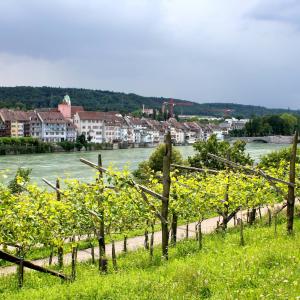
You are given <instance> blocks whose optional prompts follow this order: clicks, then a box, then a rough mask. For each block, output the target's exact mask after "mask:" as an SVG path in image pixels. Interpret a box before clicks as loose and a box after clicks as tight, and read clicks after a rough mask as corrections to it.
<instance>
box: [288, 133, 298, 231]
mask: <svg viewBox="0 0 300 300" xmlns="http://www.w3.org/2000/svg"><path fill="white" fill-rule="evenodd" d="M297 143H298V129H297V130H296V132H295V135H294V141H293V147H292V151H291V160H290V174H289V181H290V183H292V185H289V186H288V198H287V210H286V218H287V233H288V234H292V233H293V223H294V210H295V177H296V157H297Z"/></svg>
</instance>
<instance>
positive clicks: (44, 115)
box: [38, 111, 66, 123]
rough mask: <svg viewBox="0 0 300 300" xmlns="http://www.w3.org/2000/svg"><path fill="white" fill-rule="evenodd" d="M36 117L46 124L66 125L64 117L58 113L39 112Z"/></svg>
mask: <svg viewBox="0 0 300 300" xmlns="http://www.w3.org/2000/svg"><path fill="white" fill-rule="evenodd" d="M38 115H39V117H40V118H41V119H42V121H44V122H46V123H66V120H65V118H64V116H63V115H62V114H61V113H60V112H52V111H48V112H46V111H41V112H39V113H38Z"/></svg>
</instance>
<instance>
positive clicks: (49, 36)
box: [0, 0, 300, 109]
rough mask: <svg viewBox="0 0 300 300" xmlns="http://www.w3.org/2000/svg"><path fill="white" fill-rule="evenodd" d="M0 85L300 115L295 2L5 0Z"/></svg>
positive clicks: (298, 8) (299, 8)
mask: <svg viewBox="0 0 300 300" xmlns="http://www.w3.org/2000/svg"><path fill="white" fill-rule="evenodd" d="M0 85H1V86H15V85H33V86H42V85H47V86H61V87H79V88H80V87H83V88H95V89H103V90H113V91H123V92H133V93H137V94H140V95H145V96H164V97H174V98H182V99H186V100H193V101H197V102H235V103H242V104H258V105H264V106H268V107H284V108H287V107H290V108H297V109H300V1H299V0H247V1H243V0H106V1H105V0H1V1H0Z"/></svg>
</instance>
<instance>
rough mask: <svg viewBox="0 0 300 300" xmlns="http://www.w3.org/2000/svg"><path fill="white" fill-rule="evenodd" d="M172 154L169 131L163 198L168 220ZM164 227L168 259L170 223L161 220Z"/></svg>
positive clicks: (164, 212)
mask: <svg viewBox="0 0 300 300" xmlns="http://www.w3.org/2000/svg"><path fill="white" fill-rule="evenodd" d="M171 156H172V142H171V133H170V131H168V133H167V134H166V137H165V154H164V157H163V197H164V198H163V199H162V205H161V216H162V217H163V219H164V220H166V221H167V220H168V212H169V195H170V186H171V178H170V169H171ZM161 229H162V254H163V257H164V258H165V259H166V260H167V259H168V242H169V231H168V223H167V222H163V221H162V222H161Z"/></svg>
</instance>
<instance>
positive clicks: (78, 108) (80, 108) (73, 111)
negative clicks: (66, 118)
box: [71, 106, 84, 117]
mask: <svg viewBox="0 0 300 300" xmlns="http://www.w3.org/2000/svg"><path fill="white" fill-rule="evenodd" d="M80 111H84V108H83V106H71V116H72V117H73V116H74V115H75V114H76V113H77V112H80Z"/></svg>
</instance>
